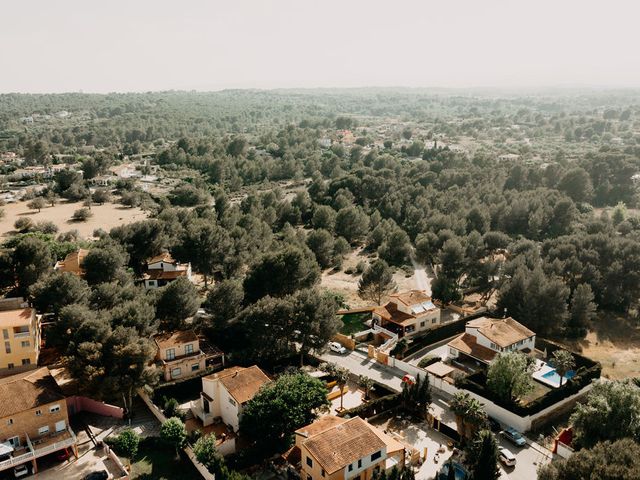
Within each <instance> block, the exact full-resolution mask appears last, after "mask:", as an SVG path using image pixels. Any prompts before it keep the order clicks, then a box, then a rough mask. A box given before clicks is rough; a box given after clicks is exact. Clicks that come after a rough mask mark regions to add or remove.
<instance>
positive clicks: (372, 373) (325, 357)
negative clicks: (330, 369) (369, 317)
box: [320, 351, 404, 392]
mask: <svg viewBox="0 0 640 480" xmlns="http://www.w3.org/2000/svg"><path fill="white" fill-rule="evenodd" d="M320 360H322V361H323V362H333V363H335V364H337V365H339V366H341V367H344V368H346V369H348V370H349V371H350V372H351V373H353V374H354V375H357V376H360V375H366V376H367V377H369V378H370V379H371V380H373V381H374V382H377V383H379V384H381V385H383V386H385V387H387V388H388V389H390V390H393V391H394V392H401V391H402V377H404V372H403V371H402V370H400V369H397V368H395V367H387V366H385V365H380V364H379V363H378V362H374V361H373V360H371V359H370V358H369V357H367V356H366V355H365V354H363V353H360V352H358V351H353V352H350V353H348V354H346V355H340V354H338V353H335V352H332V351H328V352H327V353H324V354H322V355H320Z"/></svg>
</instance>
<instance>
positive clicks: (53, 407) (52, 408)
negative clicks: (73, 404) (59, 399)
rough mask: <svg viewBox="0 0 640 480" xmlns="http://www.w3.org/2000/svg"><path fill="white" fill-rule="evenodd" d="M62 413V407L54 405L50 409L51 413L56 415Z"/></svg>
mask: <svg viewBox="0 0 640 480" xmlns="http://www.w3.org/2000/svg"><path fill="white" fill-rule="evenodd" d="M59 411H60V405H52V406H51V407H49V413H56V412H59Z"/></svg>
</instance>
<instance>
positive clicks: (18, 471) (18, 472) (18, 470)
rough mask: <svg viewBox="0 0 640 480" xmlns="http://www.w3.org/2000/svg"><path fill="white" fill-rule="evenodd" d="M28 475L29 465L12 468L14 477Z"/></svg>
mask: <svg viewBox="0 0 640 480" xmlns="http://www.w3.org/2000/svg"><path fill="white" fill-rule="evenodd" d="M28 475H29V467H28V466H27V465H26V464H24V463H23V464H22V465H18V466H17V467H15V468H14V469H13V476H14V477H16V478H22V477H26V476H28Z"/></svg>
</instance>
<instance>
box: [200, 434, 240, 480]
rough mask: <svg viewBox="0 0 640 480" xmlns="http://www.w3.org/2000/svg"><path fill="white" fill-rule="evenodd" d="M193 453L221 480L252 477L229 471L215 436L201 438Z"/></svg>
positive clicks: (238, 479) (237, 479)
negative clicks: (218, 448)
mask: <svg viewBox="0 0 640 480" xmlns="http://www.w3.org/2000/svg"><path fill="white" fill-rule="evenodd" d="M193 453H194V454H195V456H196V458H197V459H198V461H199V462H200V463H202V464H203V465H204V466H205V467H206V468H207V470H209V471H210V472H211V473H213V474H214V475H215V477H216V478H217V479H219V480H250V479H251V477H249V476H247V475H243V474H240V473H238V472H235V471H233V470H229V468H228V467H227V465H226V464H225V462H224V458H223V457H222V455H220V453H218V450H217V448H216V437H215V435H214V434H212V433H211V434H209V435H204V436H202V437H200V438H199V439H198V440H197V441H196V443H195V445H194V446H193Z"/></svg>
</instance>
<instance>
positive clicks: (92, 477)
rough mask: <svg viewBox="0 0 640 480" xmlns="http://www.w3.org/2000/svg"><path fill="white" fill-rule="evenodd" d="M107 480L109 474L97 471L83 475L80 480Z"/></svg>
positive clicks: (104, 471)
mask: <svg viewBox="0 0 640 480" xmlns="http://www.w3.org/2000/svg"><path fill="white" fill-rule="evenodd" d="M108 478H109V473H108V472H107V471H106V470H99V471H96V472H91V473H89V474H88V475H85V477H84V478H83V479H82V480H108Z"/></svg>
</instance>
